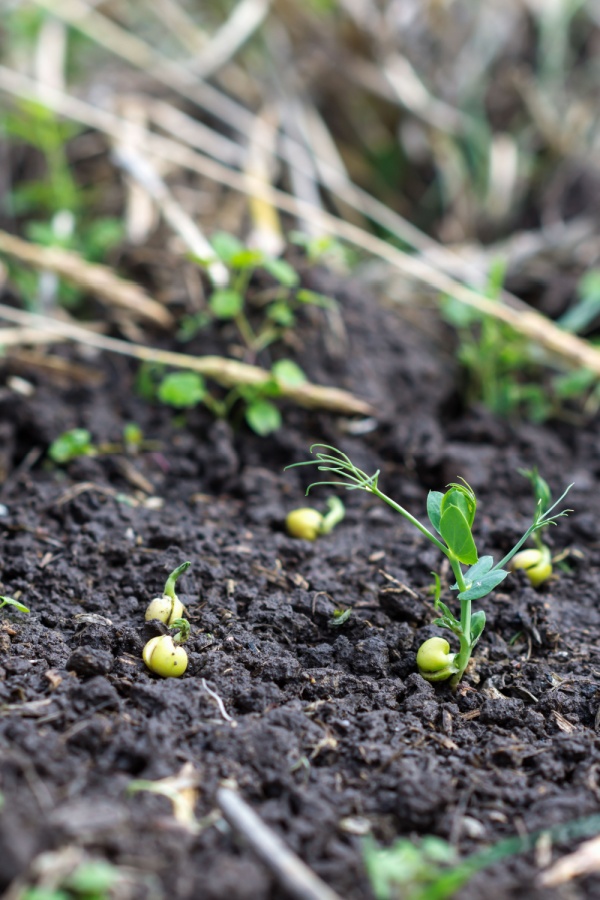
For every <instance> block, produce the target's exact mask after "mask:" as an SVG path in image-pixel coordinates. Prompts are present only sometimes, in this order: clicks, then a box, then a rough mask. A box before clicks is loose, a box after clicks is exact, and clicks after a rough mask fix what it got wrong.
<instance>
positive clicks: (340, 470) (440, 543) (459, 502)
mask: <svg viewBox="0 0 600 900" xmlns="http://www.w3.org/2000/svg"><path fill="white" fill-rule="evenodd" d="M317 451H318V452H317ZM310 452H311V453H316V457H317V458H316V459H312V460H308V461H307V462H300V463H294V465H293V466H287V467H286V468H288V469H289V468H294V467H295V466H313V465H314V466H317V469H318V470H319V472H327V473H330V474H331V475H335V476H337V477H338V478H339V479H341V480H339V481H317V482H314V483H313V484H311V485H309V487H308V488H307V490H306V493H307V494H308V492H309V491H310V490H311V488H313V487H315V486H317V485H332V484H333V485H339V486H343V487H345V488H346V489H347V490H350V491H352V490H360V491H367V492H368V493H370V494H374V495H375V496H376V497H378V498H379V499H380V500H383V501H384V503H387V504H388V506H391V507H392V509H395V510H396V512H399V513H400V515H402V516H404V518H405V519H408V521H409V522H410V523H411V525H414V527H415V528H416V529H417V530H418V531H420V533H421V534H422V535H423V536H424V537H426V538H427V540H428V541H430V542H431V543H432V544H434V545H435V546H436V547H437V548H438V550H439V551H440V552H441V553H443V554H444V555H445V556H446V557H447V558H448V562H449V563H450V566H451V568H452V571H453V573H454V577H455V579H456V581H455V583H454V584H453V585H452V586H451V590H453V591H458V599H459V601H460V620H459V619H457V618H456V617H455V616H454V614H453V613H452V611H451V610H450V609H449V608H448V607H447V606H446V605H445V604H444V603H442V601H441V600H440V594H441V585H440V579H439V577H438V576H437V575H436V576H435V579H436V593H435V608H436V610H438V611H439V612H440V613H441V615H440V616H439V617H438V618H437V619H435V620H434V624H435V625H439V626H440V627H441V628H446V629H448V630H449V631H451V632H452V633H453V634H454V635H456V637H457V638H458V641H459V650H458V653H451V652H450V646H449V644H448V642H447V641H445V640H444V639H443V638H430V639H429V640H428V641H425V643H424V644H423V645H422V646H421V648H420V649H419V653H418V656H417V662H418V665H419V667H420V672H421V675H422V676H423V677H424V678H426V679H427V680H428V681H444V680H446V679H448V678H449V679H451V681H450V683H451V684H452V685H453V686H455V685H457V684H458V683H459V681H460V680H461V678H462V676H463V674H464V672H465V669H466V668H467V665H468V663H469V660H470V659H471V655H472V653H473V649H474V647H475V645H476V644H477V641H478V640H479V638H480V637H481V634H482V632H483V630H484V628H485V612H484V611H483V610H478V611H477V612H472V610H471V604H472V601H473V600H480V599H481V598H482V597H486V596H487V595H488V594H490V593H491V592H492V591H493V590H494V588H496V587H497V586H498V585H499V584H501V583H502V582H503V581H504V579H505V578H506V577H507V575H508V574H509V572H508V570H507V569H506V568H505V566H507V565H508V563H509V562H510V561H511V560H512V559H513V557H514V556H515V555H516V554H517V553H518V551H519V550H520V549H521V547H522V546H523V544H524V543H525V541H526V540H527V539H528V538H529V537H530V536H531V535H535V533H536V532H538V531H539V530H540V529H542V528H545V527H546V526H548V525H553V524H556V520H557V519H559V518H560V517H561V516H564V515H567V514H568V513H569V512H570V510H563V511H562V512H558V513H554V515H552V513H553V510H555V509H556V507H557V506H558V505H559V504H560V503H561V501H562V500H563V499H564V497H565V496H566V494H567V492H568V491H569V489H570V488H571V487H572V485H569V487H568V488H567V490H566V491H564V493H563V494H562V495H561V496H560V497H559V499H558V500H557V501H556V502H555V503H553V504H552V505H551V506H548V507H547V508H545V506H544V503H543V500H542V499H540V498H538V502H537V506H536V509H535V512H534V515H533V520H532V523H531V525H530V526H529V528H528V529H527V530H526V531H525V533H524V534H523V536H522V537H521V538H520V539H519V540H518V541H517V543H516V544H515V546H514V547H513V548H512V550H510V551H509V553H507V554H506V556H504V557H503V558H502V559H501V560H500V562H498V563H496V564H494V560H493V557H491V556H481V557H480V556H479V553H478V551H477V547H476V545H475V541H474V539H473V534H472V528H473V521H474V519H475V512H476V509H477V500H476V497H475V494H474V492H473V490H472V488H471V487H470V486H469V485H468V484H467V482H466V481H462V483H452V484H449V485H448V489H447V490H446V491H445V493H441V492H440V491H430V492H429V495H428V497H427V515H428V517H429V521H430V522H431V525H432V526H433V528H434V531H435V532H437V534H438V535H439V537H437V536H436V534H434V533H433V532H432V531H430V530H429V529H428V528H427V527H426V526H425V525H423V524H421V522H419V520H418V519H416V518H415V517H414V516H413V515H411V513H409V512H408V510H406V509H404V507H403V506H400V504H399V503H396V502H395V500H392V498H391V497H388V496H387V495H386V494H384V493H383V492H382V491H380V490H379V487H378V480H379V470H378V471H377V472H375V474H374V475H367V473H366V472H363V471H362V470H361V469H359V468H357V466H355V465H354V463H353V462H352V460H351V459H350V458H349V457H348V456H347V455H346V454H345V453H342V451H341V450H338V449H337V448H336V447H331V446H330V445H328V444H313V446H312V447H311V448H310ZM463 565H466V566H468V568H467V569H466V570H463V568H462V567H463Z"/></svg>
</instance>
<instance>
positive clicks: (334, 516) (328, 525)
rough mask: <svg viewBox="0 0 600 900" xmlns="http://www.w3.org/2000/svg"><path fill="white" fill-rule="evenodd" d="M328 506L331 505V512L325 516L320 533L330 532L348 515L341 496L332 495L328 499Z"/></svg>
mask: <svg viewBox="0 0 600 900" xmlns="http://www.w3.org/2000/svg"><path fill="white" fill-rule="evenodd" d="M327 506H328V507H329V512H327V513H325V515H324V516H323V519H322V522H321V527H320V528H319V533H320V534H329V533H330V532H331V531H333V529H334V528H335V526H336V525H339V523H340V522H341V521H342V519H343V518H344V516H345V515H346V507H345V506H344V504H343V503H342V501H341V500H340V498H339V497H330V498H329V500H328V501H327Z"/></svg>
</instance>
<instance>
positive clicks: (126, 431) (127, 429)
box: [123, 422, 144, 449]
mask: <svg viewBox="0 0 600 900" xmlns="http://www.w3.org/2000/svg"><path fill="white" fill-rule="evenodd" d="M143 440H144V432H143V431H142V429H141V428H140V426H139V425H138V424H137V422H127V424H126V425H124V426H123V443H124V444H125V446H126V447H128V448H134V449H137V448H139V446H140V444H141V443H142V441H143Z"/></svg>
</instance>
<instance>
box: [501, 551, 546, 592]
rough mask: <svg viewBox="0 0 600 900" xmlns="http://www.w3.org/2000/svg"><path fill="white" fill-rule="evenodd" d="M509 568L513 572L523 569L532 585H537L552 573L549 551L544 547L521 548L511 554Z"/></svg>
mask: <svg viewBox="0 0 600 900" xmlns="http://www.w3.org/2000/svg"><path fill="white" fill-rule="evenodd" d="M509 568H510V569H511V571H513V572H514V570H515V569H523V571H524V572H525V574H526V575H527V577H528V579H529V581H530V582H531V584H532V585H533V587H539V586H540V584H543V583H544V582H545V581H547V580H548V579H549V578H550V576H551V575H552V560H551V557H550V551H549V550H548V549H547V548H546V547H545V548H544V549H543V550H534V549H531V550H521V552H520V553H516V554H515V556H513V558H512V560H511V562H510V566H509Z"/></svg>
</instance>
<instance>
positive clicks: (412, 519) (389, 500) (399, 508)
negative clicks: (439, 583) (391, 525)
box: [368, 485, 467, 591]
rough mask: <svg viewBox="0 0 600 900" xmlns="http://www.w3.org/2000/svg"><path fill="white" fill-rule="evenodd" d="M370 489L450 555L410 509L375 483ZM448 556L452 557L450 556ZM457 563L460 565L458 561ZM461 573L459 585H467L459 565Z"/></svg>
mask: <svg viewBox="0 0 600 900" xmlns="http://www.w3.org/2000/svg"><path fill="white" fill-rule="evenodd" d="M368 490H369V491H370V492H371V493H372V494H375V496H376V497H379V499H380V500H383V501H384V503H387V505H388V506H391V507H392V509H395V510H396V512H399V513H400V515H401V516H404V518H405V519H408V521H409V522H410V523H411V525H414V526H415V528H417V529H418V530H419V531H420V532H421V534H423V535H425V537H426V538H427V540H429V541H431V543H432V544H435V546H436V547H437V548H438V550H441V551H442V553H444V554H445V555H446V556H448V548H447V547H446V545H445V544H442V542H441V541H438V539H437V538H436V536H435V535H434V534H432V533H431V531H429V529H428V528H425V526H424V525H421V523H420V522H419V520H418V519H415V517H414V516H411V514H410V513H409V512H408V510H406V509H404V507H403V506H400V504H399V503H396V501H395V500H392V498H391V497H388V496H387V494H384V493H383V492H382V491H380V490H379V488H378V487H375V486H374V485H370V486H369V488H368ZM448 558H450V557H448ZM450 563H452V559H450ZM457 565H458V563H457ZM453 568H454V567H453ZM454 574H455V575H456V580H457V581H458V578H459V575H457V573H456V571H455V572H454ZM459 574H460V579H461V581H459V582H458V583H459V585H460V584H461V582H462V584H463V585H465V582H464V579H463V577H462V572H461V571H460V566H459ZM466 589H467V587H466V585H465V586H464V587H462V588H461V590H463V591H466Z"/></svg>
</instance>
